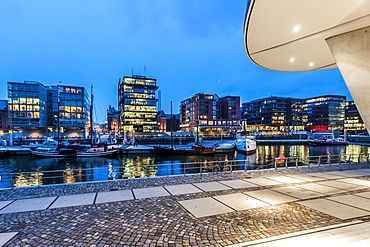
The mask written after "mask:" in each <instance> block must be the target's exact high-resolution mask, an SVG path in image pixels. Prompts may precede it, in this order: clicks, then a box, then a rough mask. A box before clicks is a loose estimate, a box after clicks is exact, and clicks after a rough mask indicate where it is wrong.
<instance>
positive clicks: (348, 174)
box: [326, 171, 360, 178]
mask: <svg viewBox="0 0 370 247" xmlns="http://www.w3.org/2000/svg"><path fill="white" fill-rule="evenodd" d="M326 174H332V175H337V176H341V177H345V178H352V177H357V176H360V175H358V174H354V173H351V172H348V171H331V172H326Z"/></svg>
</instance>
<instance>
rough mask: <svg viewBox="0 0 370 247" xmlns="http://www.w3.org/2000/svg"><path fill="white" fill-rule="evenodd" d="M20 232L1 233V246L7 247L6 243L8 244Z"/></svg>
mask: <svg viewBox="0 0 370 247" xmlns="http://www.w3.org/2000/svg"><path fill="white" fill-rule="evenodd" d="M17 233H18V232H3V233H0V246H5V244H6V242H8V241H9V240H10V239H11V238H13V237H14V236H15V235H17Z"/></svg>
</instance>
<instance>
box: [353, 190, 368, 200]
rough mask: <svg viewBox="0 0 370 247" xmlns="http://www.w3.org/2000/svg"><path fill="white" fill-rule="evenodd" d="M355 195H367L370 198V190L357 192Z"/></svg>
mask: <svg viewBox="0 0 370 247" xmlns="http://www.w3.org/2000/svg"><path fill="white" fill-rule="evenodd" d="M354 195H355V196H361V197H366V198H370V191H367V192H361V193H356V194H354Z"/></svg>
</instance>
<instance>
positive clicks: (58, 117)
mask: <svg viewBox="0 0 370 247" xmlns="http://www.w3.org/2000/svg"><path fill="white" fill-rule="evenodd" d="M60 83H61V81H59V85H58V104H57V106H58V111H57V114H58V116H57V122H58V130H57V132H58V136H57V142H58V147H59V144H60Z"/></svg>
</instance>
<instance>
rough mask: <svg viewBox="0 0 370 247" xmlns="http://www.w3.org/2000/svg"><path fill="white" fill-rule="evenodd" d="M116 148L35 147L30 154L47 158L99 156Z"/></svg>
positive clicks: (112, 152) (113, 151)
mask: <svg viewBox="0 0 370 247" xmlns="http://www.w3.org/2000/svg"><path fill="white" fill-rule="evenodd" d="M117 151H118V150H117V149H112V150H100V149H90V148H89V149H86V150H78V149H70V148H61V149H59V150H58V149H51V148H37V149H36V150H31V154H32V155H33V156H35V157H47V158H66V157H74V158H78V157H101V156H108V155H112V154H115V153H116V152H117Z"/></svg>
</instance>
